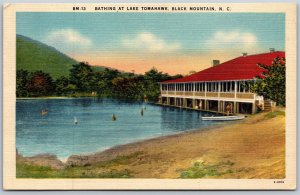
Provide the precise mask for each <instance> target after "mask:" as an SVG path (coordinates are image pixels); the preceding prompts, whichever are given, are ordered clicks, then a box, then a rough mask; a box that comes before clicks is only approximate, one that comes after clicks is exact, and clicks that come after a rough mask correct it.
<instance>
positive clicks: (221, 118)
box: [202, 116, 245, 121]
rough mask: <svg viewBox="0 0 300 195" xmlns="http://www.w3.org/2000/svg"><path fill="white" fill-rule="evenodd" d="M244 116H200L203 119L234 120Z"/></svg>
mask: <svg viewBox="0 0 300 195" xmlns="http://www.w3.org/2000/svg"><path fill="white" fill-rule="evenodd" d="M244 118H245V116H212V117H202V120H203V121H235V120H242V119H244Z"/></svg>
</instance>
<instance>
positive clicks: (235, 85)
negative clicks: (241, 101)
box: [234, 81, 237, 98]
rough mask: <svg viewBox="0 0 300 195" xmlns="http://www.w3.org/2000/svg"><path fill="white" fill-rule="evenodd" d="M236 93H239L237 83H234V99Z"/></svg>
mask: <svg viewBox="0 0 300 195" xmlns="http://www.w3.org/2000/svg"><path fill="white" fill-rule="evenodd" d="M236 92H237V81H234V98H236Z"/></svg>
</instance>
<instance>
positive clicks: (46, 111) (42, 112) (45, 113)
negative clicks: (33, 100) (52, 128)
mask: <svg viewBox="0 0 300 195" xmlns="http://www.w3.org/2000/svg"><path fill="white" fill-rule="evenodd" d="M47 114H48V110H41V112H40V115H41V116H46V115H47Z"/></svg>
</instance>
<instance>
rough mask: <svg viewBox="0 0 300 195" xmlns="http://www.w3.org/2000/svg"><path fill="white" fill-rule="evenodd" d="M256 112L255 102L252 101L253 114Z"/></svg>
mask: <svg viewBox="0 0 300 195" xmlns="http://www.w3.org/2000/svg"><path fill="white" fill-rule="evenodd" d="M255 112H256V107H255V102H253V103H252V114H254V113H255Z"/></svg>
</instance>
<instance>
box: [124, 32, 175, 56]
mask: <svg viewBox="0 0 300 195" xmlns="http://www.w3.org/2000/svg"><path fill="white" fill-rule="evenodd" d="M122 44H123V46H124V47H126V48H129V49H135V50H139V51H146V52H151V53H158V52H172V51H177V50H179V49H180V44H179V43H167V42H166V41H165V40H163V39H161V38H159V37H157V36H156V35H154V34H152V33H150V32H142V33H140V34H138V35H137V36H135V37H131V38H125V39H123V40H122Z"/></svg>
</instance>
